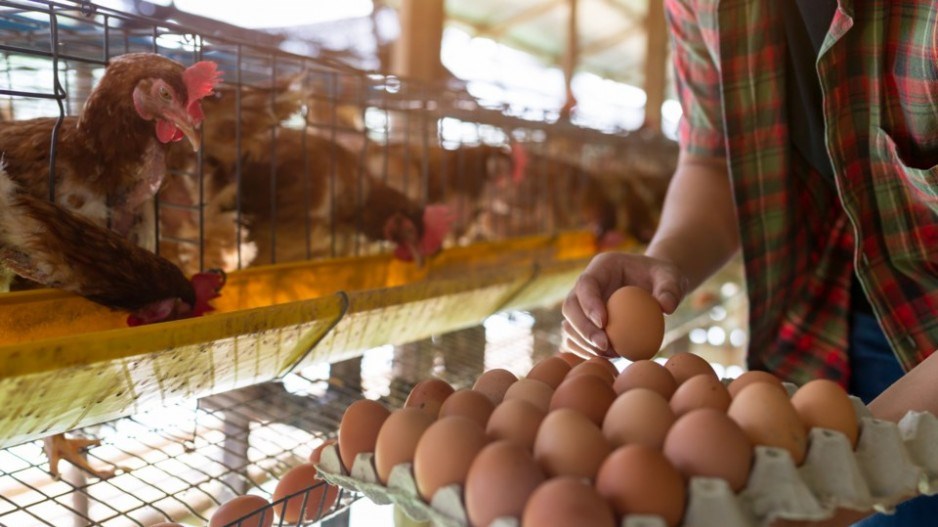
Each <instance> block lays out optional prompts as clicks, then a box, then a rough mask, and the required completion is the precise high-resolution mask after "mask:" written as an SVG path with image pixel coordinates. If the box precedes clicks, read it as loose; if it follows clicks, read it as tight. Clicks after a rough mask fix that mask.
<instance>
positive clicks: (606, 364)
mask: <svg viewBox="0 0 938 527" xmlns="http://www.w3.org/2000/svg"><path fill="white" fill-rule="evenodd" d="M586 362H588V363H590V364H599V365H600V366H602V367H603V368H605V369H606V371H608V372H609V375H612V380H613V382H615V378H616V377H618V376H619V369H618V368H616V365H615V364H613V363H612V361H610V360H609V359H607V358H605V357H593V358H592V359H590V360H588V361H586Z"/></svg>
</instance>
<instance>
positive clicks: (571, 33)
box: [560, 0, 580, 120]
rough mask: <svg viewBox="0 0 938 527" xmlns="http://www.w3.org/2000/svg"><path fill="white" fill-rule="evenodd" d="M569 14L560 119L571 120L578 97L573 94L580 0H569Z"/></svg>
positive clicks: (577, 60) (578, 35)
mask: <svg viewBox="0 0 938 527" xmlns="http://www.w3.org/2000/svg"><path fill="white" fill-rule="evenodd" d="M568 5H569V14H568V16H567V49H566V52H565V53H564V56H563V80H564V87H565V88H566V94H567V95H566V97H567V98H566V101H564V103H563V108H561V109H560V119H561V120H569V119H570V114H571V113H572V112H573V108H574V107H575V106H576V97H574V96H573V75H574V74H576V67H577V64H578V63H579V61H580V33H579V29H578V22H577V18H578V17H577V12H578V11H579V9H578V0H568Z"/></svg>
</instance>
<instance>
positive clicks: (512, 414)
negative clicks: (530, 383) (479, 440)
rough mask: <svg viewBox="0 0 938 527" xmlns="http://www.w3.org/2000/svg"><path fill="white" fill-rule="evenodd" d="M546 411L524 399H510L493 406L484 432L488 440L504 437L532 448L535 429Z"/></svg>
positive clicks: (539, 424)
mask: <svg viewBox="0 0 938 527" xmlns="http://www.w3.org/2000/svg"><path fill="white" fill-rule="evenodd" d="M546 415H547V412H544V411H542V410H540V409H539V408H538V407H536V406H534V405H533V404H531V403H530V402H528V401H525V400H524V399H512V400H510V401H505V402H503V403H502V404H500V405H498V406H497V407H495V411H494V412H492V415H491V417H489V422H488V425H487V426H486V428H485V433H486V435H487V436H488V437H489V440H491V441H496V440H499V439H506V440H508V441H512V442H514V443H517V444H518V445H521V446H523V447H524V448H526V449H528V450H532V449H533V448H534V440H535V439H536V438H537V429H538V428H539V427H540V426H541V421H543V420H544V416H546Z"/></svg>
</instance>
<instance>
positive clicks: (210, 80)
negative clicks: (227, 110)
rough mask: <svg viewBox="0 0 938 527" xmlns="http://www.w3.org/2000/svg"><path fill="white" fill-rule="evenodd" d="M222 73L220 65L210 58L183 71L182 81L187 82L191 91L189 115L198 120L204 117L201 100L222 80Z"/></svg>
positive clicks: (187, 88) (188, 106) (188, 107)
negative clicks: (219, 69) (219, 68)
mask: <svg viewBox="0 0 938 527" xmlns="http://www.w3.org/2000/svg"><path fill="white" fill-rule="evenodd" d="M221 75H222V73H221V72H220V71H218V65H217V64H215V63H214V62H212V61H210V60H203V61H201V62H196V63H195V64H193V65H191V66H189V67H188V68H186V71H184V72H182V81H183V82H184V83H185V84H186V91H187V92H188V93H189V100H188V101H187V103H188V104H187V107H186V109H187V110H188V111H189V115H191V116H192V117H193V118H194V119H196V120H197V121H201V120H202V118H203V115H202V106H201V105H200V104H199V101H200V100H202V98H203V97H206V96H208V95H211V94H212V90H214V89H215V85H216V84H218V81H220V80H221Z"/></svg>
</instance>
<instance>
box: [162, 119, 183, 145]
mask: <svg viewBox="0 0 938 527" xmlns="http://www.w3.org/2000/svg"><path fill="white" fill-rule="evenodd" d="M183 136H184V134H183V133H182V130H180V129H179V128H176V125H174V124H173V123H171V122H169V121H165V120H163V119H157V121H156V138H157V139H159V140H160V142H161V143H173V142H176V141H179V140H180V139H182V138H183Z"/></svg>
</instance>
